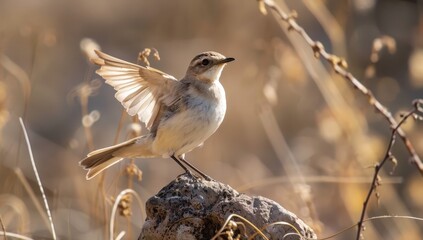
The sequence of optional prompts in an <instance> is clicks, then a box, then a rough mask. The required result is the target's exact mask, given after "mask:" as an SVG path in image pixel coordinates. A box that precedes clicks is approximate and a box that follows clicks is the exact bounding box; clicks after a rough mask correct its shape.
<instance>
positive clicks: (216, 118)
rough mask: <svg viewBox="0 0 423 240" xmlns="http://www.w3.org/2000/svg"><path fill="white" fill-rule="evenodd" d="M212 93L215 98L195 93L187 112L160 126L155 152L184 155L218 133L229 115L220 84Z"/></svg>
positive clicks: (182, 112)
mask: <svg viewBox="0 0 423 240" xmlns="http://www.w3.org/2000/svg"><path fill="white" fill-rule="evenodd" d="M210 91H211V92H209V93H212V94H213V95H215V96H216V98H215V99H210V95H208V96H206V97H205V96H202V95H195V93H193V94H192V96H191V97H190V99H189V101H188V103H187V104H186V109H185V111H181V112H179V113H177V114H175V115H174V116H172V117H171V118H169V119H168V120H166V121H165V122H163V124H160V127H159V129H158V131H157V135H156V138H155V141H154V143H153V151H154V152H157V153H158V154H160V155H164V156H170V155H172V154H175V155H177V156H179V155H182V154H184V153H187V152H189V151H191V150H193V149H194V148H196V147H198V146H199V145H201V144H202V143H203V142H204V141H205V140H206V139H207V138H209V137H210V136H211V135H212V134H213V133H214V132H215V131H216V130H217V128H218V127H219V126H220V124H221V123H222V121H223V118H224V116H225V113H226V99H225V92H224V89H223V87H222V85H221V84H220V83H219V82H215V83H213V86H212V87H211V88H210Z"/></svg>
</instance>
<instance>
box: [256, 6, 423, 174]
mask: <svg viewBox="0 0 423 240" xmlns="http://www.w3.org/2000/svg"><path fill="white" fill-rule="evenodd" d="M258 2H259V6H262V5H263V4H264V5H266V6H267V7H268V8H270V9H271V10H272V12H273V13H274V16H275V18H276V20H277V21H281V22H285V23H287V24H288V29H289V30H292V31H295V32H297V33H298V34H299V35H300V36H301V37H302V38H303V39H304V40H305V41H306V42H307V44H308V45H310V47H311V49H312V51H313V52H314V55H315V56H316V57H320V56H321V57H322V58H323V59H324V60H326V61H327V62H328V63H330V64H331V66H332V68H333V70H334V71H335V73H337V74H339V75H340V76H342V77H343V78H344V79H345V80H347V81H348V82H349V83H350V84H351V85H352V86H353V87H354V88H355V89H357V90H358V91H360V92H361V93H362V94H363V95H365V96H366V97H367V98H368V100H369V104H370V105H371V106H372V107H374V108H375V110H376V111H377V112H378V113H380V114H381V115H382V116H383V117H384V118H385V119H386V120H387V121H388V122H389V124H390V127H391V129H395V128H396V127H397V126H398V123H397V121H396V120H395V119H394V117H393V116H392V114H391V112H390V111H389V110H388V109H387V108H386V107H385V106H384V105H383V104H382V103H381V102H379V100H377V99H376V98H375V96H374V95H373V93H372V92H371V91H370V90H369V89H368V88H366V87H365V86H364V85H363V84H362V83H361V82H360V81H359V80H358V79H357V78H355V77H354V76H353V75H352V74H351V73H350V72H348V71H347V70H346V68H347V63H346V61H345V60H344V59H342V58H340V57H338V56H335V55H333V54H330V53H328V52H327V51H326V50H325V48H324V46H323V44H322V43H321V42H319V41H314V40H313V39H312V38H311V37H310V36H309V35H308V33H307V32H306V31H305V30H304V29H303V28H302V27H301V26H300V25H299V24H298V23H297V21H296V20H295V18H296V17H297V14H296V13H295V12H293V13H291V14H287V13H285V12H284V11H283V10H282V9H281V8H280V7H279V6H278V5H276V3H275V2H274V1H273V0H258ZM260 9H261V11H262V13H265V11H263V9H262V7H261V8H260ZM396 132H397V133H398V135H399V136H400V138H401V140H402V141H403V142H404V144H405V147H406V148H407V151H408V152H409V154H410V156H411V163H413V164H414V165H415V166H416V167H417V168H418V170H419V171H420V173H421V174H422V175H423V163H422V161H421V159H420V157H419V156H418V155H417V153H416V150H415V148H414V146H413V144H412V143H411V142H410V140H409V139H408V138H407V136H406V135H405V132H404V131H403V130H402V129H401V128H400V127H399V128H398V129H397V130H396Z"/></svg>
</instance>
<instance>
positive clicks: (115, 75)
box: [93, 50, 180, 129]
mask: <svg viewBox="0 0 423 240" xmlns="http://www.w3.org/2000/svg"><path fill="white" fill-rule="evenodd" d="M95 52H96V54H97V56H98V57H99V58H98V59H93V60H94V62H95V63H96V64H97V65H99V66H100V69H98V70H97V71H96V73H97V74H98V75H100V76H102V77H103V78H104V79H106V83H107V84H109V85H111V86H112V87H113V88H114V89H115V90H116V91H117V92H116V94H115V97H116V99H117V100H119V101H120V102H121V103H122V105H123V106H124V107H125V109H126V111H127V112H128V114H129V115H131V116H134V115H135V114H137V115H138V118H139V119H140V121H141V122H143V123H145V125H146V127H147V128H148V129H150V128H151V126H152V125H153V123H154V122H155V119H156V117H157V114H158V112H159V110H160V107H161V106H162V104H165V105H171V104H172V103H173V102H174V101H176V100H177V95H176V89H177V87H178V85H179V84H180V82H178V81H177V80H176V78H174V77H173V76H171V75H168V74H166V73H164V72H161V71H160V70H157V69H154V68H151V67H142V66H140V65H137V64H133V63H130V62H127V61H124V60H121V59H118V58H115V57H112V56H110V55H107V54H105V53H103V52H100V51H98V50H96V51H95Z"/></svg>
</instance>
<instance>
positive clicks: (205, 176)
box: [177, 156, 212, 181]
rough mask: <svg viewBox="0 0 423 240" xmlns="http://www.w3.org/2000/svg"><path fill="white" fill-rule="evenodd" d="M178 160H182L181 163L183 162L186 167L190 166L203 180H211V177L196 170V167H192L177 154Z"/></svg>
mask: <svg viewBox="0 0 423 240" xmlns="http://www.w3.org/2000/svg"><path fill="white" fill-rule="evenodd" d="M177 158H178V159H179V160H180V161H182V162H183V163H185V164H186V165H187V166H188V167H190V168H191V169H192V170H194V171H196V172H197V173H198V174H200V175H201V176H202V177H203V178H204V179H205V180H207V181H210V180H212V178H211V177H209V176H207V175H206V174H205V173H203V172H202V171H200V170H198V169H197V168H196V167H194V166H193V165H192V164H191V163H189V162H188V161H186V160H185V159H184V157H183V156H178V157H177Z"/></svg>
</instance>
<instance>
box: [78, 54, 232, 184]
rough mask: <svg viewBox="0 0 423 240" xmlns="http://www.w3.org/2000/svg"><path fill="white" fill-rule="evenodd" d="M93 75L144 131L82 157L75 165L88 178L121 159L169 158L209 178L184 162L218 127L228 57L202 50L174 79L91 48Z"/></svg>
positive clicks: (148, 67) (224, 97)
mask: <svg viewBox="0 0 423 240" xmlns="http://www.w3.org/2000/svg"><path fill="white" fill-rule="evenodd" d="M95 53H96V55H97V56H98V58H95V59H93V62H94V63H95V64H97V65H99V66H100V68H99V69H98V70H97V71H96V73H97V74H98V75H100V76H101V77H102V78H104V79H105V82H106V83H107V84H108V85H110V86H112V87H113V88H114V89H115V90H116V93H115V98H116V99H117V100H118V101H119V102H120V103H121V104H122V106H123V107H124V108H125V109H126V111H127V113H128V114H129V115H131V116H135V115H137V116H138V119H139V120H140V122H142V123H144V124H145V127H146V128H147V129H148V130H149V132H148V133H147V134H145V135H142V136H139V137H135V138H132V139H129V140H127V141H124V142H122V143H119V144H116V145H113V146H110V147H106V148H101V149H98V150H95V151H92V152H90V153H88V154H87V156H86V158H84V159H83V160H81V161H80V162H79V164H80V166H82V167H83V168H84V169H85V170H88V172H87V175H86V179H87V180H89V179H92V178H93V177H95V176H96V175H98V174H99V173H101V172H102V171H103V170H105V169H107V168H109V167H111V166H112V165H114V164H116V163H118V162H120V161H121V160H123V159H125V158H130V159H133V158H172V159H173V160H174V161H175V162H176V163H178V165H179V166H181V167H182V168H183V169H184V170H185V172H186V173H189V174H191V175H192V173H191V171H190V170H189V169H188V167H190V168H191V169H192V170H194V171H196V172H197V173H198V174H200V175H201V176H202V177H203V178H205V179H210V177H209V176H207V175H206V174H204V173H203V172H201V171H200V170H198V169H197V168H195V167H194V166H193V165H191V164H190V163H189V162H188V161H186V160H185V154H186V153H188V152H190V151H192V150H193V149H195V148H197V147H199V146H201V145H203V143H204V141H206V139H208V138H209V137H210V136H211V135H212V134H213V133H214V132H215V131H216V130H217V129H218V128H219V126H220V125H221V123H222V121H223V119H224V117H225V113H226V96H225V90H224V88H223V86H222V84H221V83H220V81H219V79H220V76H221V74H222V71H223V69H224V67H225V66H226V64H227V63H229V62H232V61H234V60H235V59H234V58H232V57H225V56H224V55H222V54H220V53H218V52H214V51H207V52H203V53H200V54H198V55H196V56H195V57H194V58H193V59H192V60H191V62H190V64H189V66H188V68H187V70H186V73H185V76H184V77H183V78H182V79H180V80H177V79H176V78H175V77H173V76H171V75H169V74H167V73H164V72H162V71H160V70H158V69H155V68H152V67H150V66H141V65H138V64H134V63H130V62H127V61H125V60H121V59H119V58H116V57H113V56H110V55H108V54H106V53H103V52H101V51H100V50H95Z"/></svg>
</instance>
